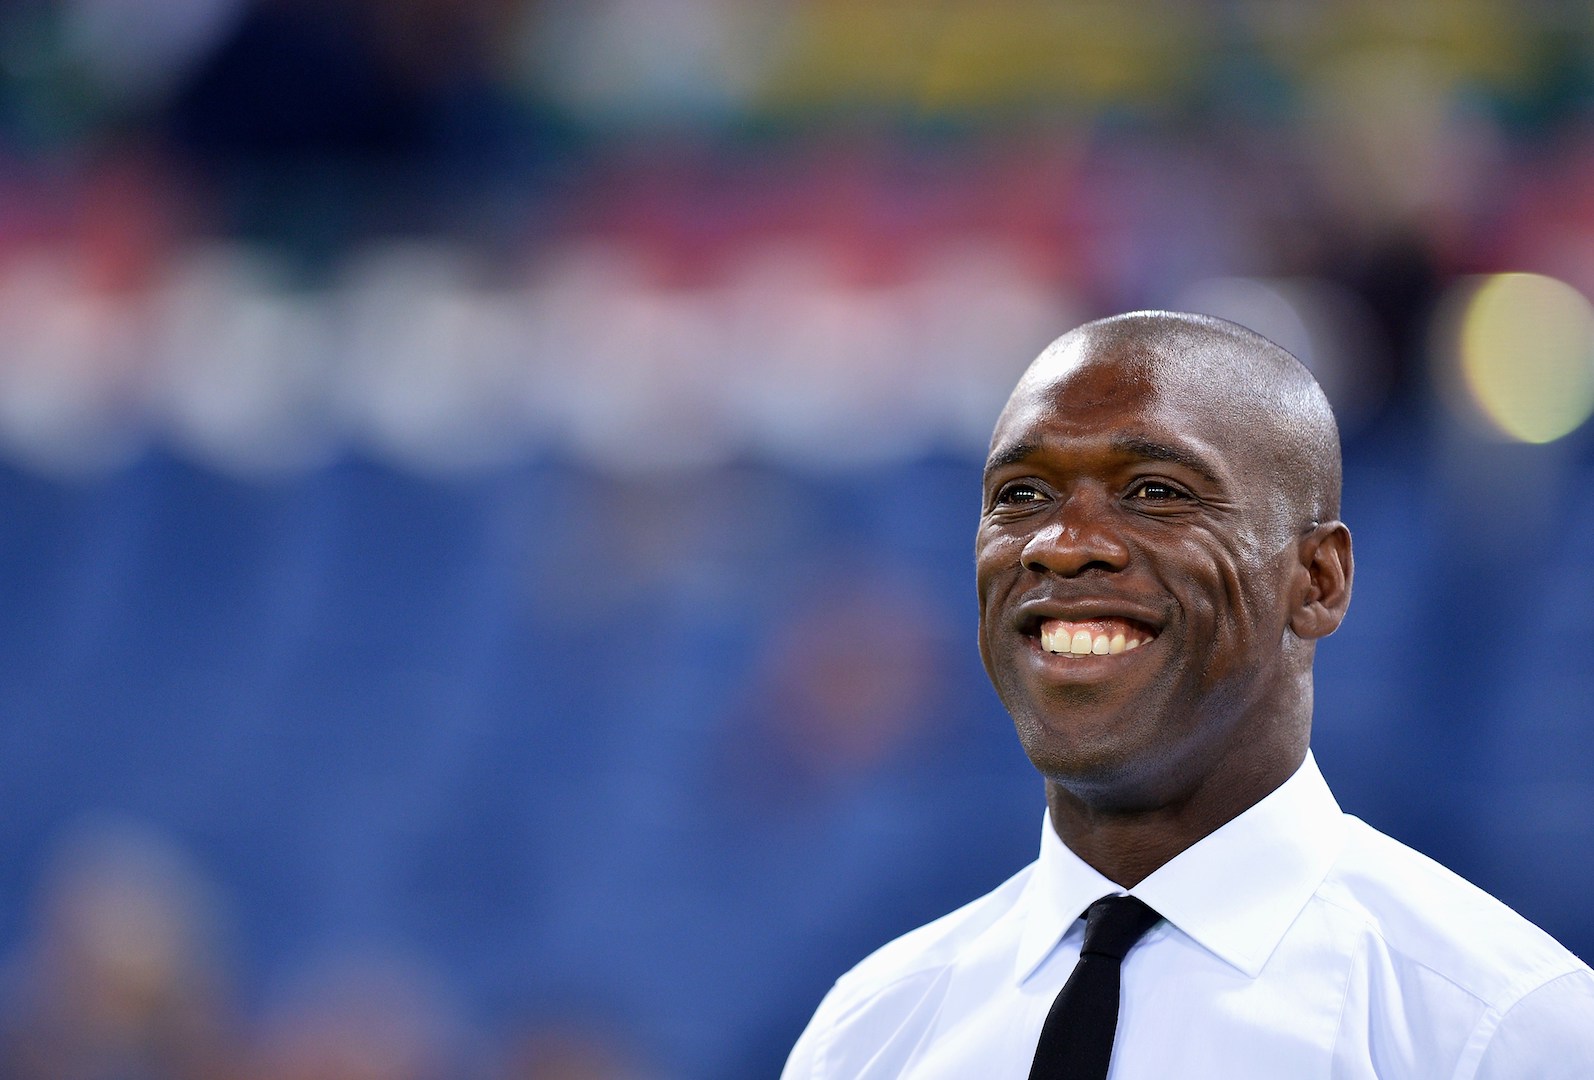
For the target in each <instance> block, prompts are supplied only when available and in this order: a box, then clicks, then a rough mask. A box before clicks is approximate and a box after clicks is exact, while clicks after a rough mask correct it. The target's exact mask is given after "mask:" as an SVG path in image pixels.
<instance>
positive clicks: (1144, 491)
mask: <svg viewBox="0 0 1594 1080" xmlns="http://www.w3.org/2000/svg"><path fill="white" fill-rule="evenodd" d="M1129 498H1131V499H1134V500H1136V501H1137V502H1158V503H1161V502H1178V501H1180V500H1183V499H1187V498H1189V496H1188V495H1186V494H1185V493H1184V492H1183V491H1181V490H1180V489H1178V488H1176V487H1174V486H1173V485H1172V484H1169V483H1166V482H1165V481H1162V480H1142V481H1140V482H1139V483H1137V484H1136V485H1135V486H1134V487H1132V488H1130V490H1129Z"/></svg>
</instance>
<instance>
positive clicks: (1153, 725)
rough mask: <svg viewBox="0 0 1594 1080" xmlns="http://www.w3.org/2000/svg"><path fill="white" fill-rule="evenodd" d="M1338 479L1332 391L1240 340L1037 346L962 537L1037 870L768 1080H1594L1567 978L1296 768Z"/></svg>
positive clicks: (903, 956)
mask: <svg viewBox="0 0 1594 1080" xmlns="http://www.w3.org/2000/svg"><path fill="white" fill-rule="evenodd" d="M1339 488H1340V457H1339V437H1338V433H1337V430H1336V427H1335V424H1334V418H1333V414H1332V413H1331V412H1330V410H1329V407H1328V403H1327V401H1326V400H1325V399H1324V397H1323V394H1322V392H1321V390H1319V389H1318V387H1317V384H1316V382H1315V381H1314V380H1313V379H1312V376H1311V375H1310V374H1309V373H1308V372H1307V371H1306V369H1305V368H1304V367H1303V366H1302V365H1301V364H1300V363H1299V362H1298V361H1297V360H1295V358H1294V357H1292V356H1290V355H1289V354H1288V353H1286V352H1285V351H1284V350H1282V349H1280V348H1278V347H1277V346H1276V345H1274V344H1273V343H1271V342H1269V341H1267V340H1266V339H1264V338H1262V337H1260V336H1258V335H1256V334H1254V333H1252V332H1250V331H1249V330H1246V329H1244V328H1242V327H1239V326H1236V325H1234V324H1232V323H1226V322H1223V321H1221V320H1217V319H1211V318H1206V317H1202V316H1194V315H1180V314H1172V313H1167V312H1142V313H1136V314H1131V315H1124V316H1119V317H1117V318H1113V319H1105V320H1101V321H1099V322H1094V323H1090V324H1088V325H1086V326H1084V327H1081V328H1080V329H1078V330H1076V331H1074V332H1073V333H1071V334H1068V335H1066V336H1064V337H1062V338H1060V339H1059V340H1058V341H1056V342H1054V343H1053V344H1052V346H1051V347H1050V348H1048V349H1047V350H1046V351H1045V352H1044V353H1042V354H1041V356H1040V358H1039V359H1037V360H1036V361H1035V363H1034V364H1032V365H1031V366H1030V368H1029V370H1028V371H1027V372H1026V373H1025V374H1024V376H1023V378H1022V379H1020V381H1019V384H1018V387H1017V389H1015V390H1014V391H1013V395H1012V397H1011V398H1010V399H1009V401H1008V403H1007V407H1006V409H1004V410H1003V412H1002V415H1001V417H1000V418H999V419H998V421H997V424H996V431H995V434H994V435H993V437H992V440H991V452H990V457H989V459H988V461H987V464H986V471H985V482H984V499H983V506H982V510H981V516H980V524H979V531H978V533H977V536H976V540H975V563H976V575H977V581H978V591H979V600H980V652H981V655H982V656H983V658H984V660H985V667H986V671H987V672H988V673H989V674H990V677H991V682H992V683H993V684H994V685H995V687H996V691H997V694H998V695H999V696H1000V698H1001V699H1002V703H1003V704H1004V705H1005V706H1006V707H1007V709H1008V711H1009V712H1010V713H1011V714H1012V716H1013V720H1014V723H1015V725H1016V727H1017V730H1018V736H1019V740H1020V741H1021V742H1022V744H1023V746H1024V750H1025V752H1026V753H1027V754H1028V755H1029V758H1030V761H1031V762H1033V763H1034V765H1035V768H1036V769H1037V770H1038V771H1039V772H1040V774H1041V776H1042V777H1043V778H1044V780H1045V788H1046V801H1047V808H1048V813H1047V816H1046V823H1045V826H1044V828H1043V830H1042V836H1041V850H1040V857H1039V859H1038V860H1037V861H1036V862H1034V863H1033V864H1031V865H1030V866H1029V867H1027V868H1026V869H1024V870H1023V871H1021V872H1020V873H1019V874H1018V875H1017V876H1015V877H1014V878H1012V879H1011V880H1009V881H1008V882H1007V883H1006V884H1004V885H1002V886H1001V887H1000V888H998V889H997V890H996V891H995V892H992V893H990V894H989V895H987V896H985V897H982V898H981V899H979V900H976V901H974V902H973V903H972V904H969V905H967V906H966V907H963V908H961V909H959V910H958V911H955V912H953V913H952V914H950V915H948V916H946V917H944V918H942V919H939V920H937V921H936V922H934V923H931V924H930V925H928V926H925V927H921V928H920V929H918V930H915V931H913V932H912V933H910V934H907V935H905V936H904V937H902V938H899V939H898V940H896V941H894V942H892V943H891V944H889V945H887V946H885V947H884V948H883V949H881V950H879V951H878V952H876V953H875V954H874V955H873V956H871V957H869V958H868V959H866V960H865V961H863V963H861V964H859V965H858V967H856V968H854V969H853V970H852V971H851V972H849V973H848V974H846V975H845V976H843V977H842V978H841V979H840V980H838V981H837V983H836V986H835V988H834V989H833V990H832V991H831V992H830V994H829V995H827V996H826V998H825V1000H824V1002H823V1003H821V1005H820V1007H819V1011H818V1012H817V1014H816V1015H815V1016H814V1018H813V1020H812V1022H811V1023H810V1024H809V1026H808V1029H807V1030H806V1031H805V1032H804V1034H803V1036H802V1038H801V1040H800V1041H799V1042H798V1044H797V1046H796V1048H795V1049H794V1050H793V1051H792V1055H791V1058H790V1060H789V1061H788V1063H787V1066H786V1070H785V1073H784V1076H785V1078H786V1080H809V1078H821V1077H822V1078H826V1080H866V1078H867V1080H886V1078H896V1077H913V1078H919V1080H928V1078H932V1077H934V1078H945V1080H970V1078H976V1080H1004V1078H1009V1077H1011V1078H1015V1080H1017V1078H1023V1077H1030V1078H1031V1080H1051V1078H1070V1080H1082V1078H1086V1077H1090V1078H1097V1080H1099V1078H1104V1077H1107V1076H1108V1074H1109V1072H1110V1074H1111V1076H1112V1077H1113V1078H1114V1080H1141V1078H1145V1080H1151V1078H1157V1080H1162V1078H1167V1077H1175V1076H1177V1077H1224V1078H1226V1080H1243V1078H1249V1077H1255V1078H1258V1080H1261V1078H1267V1080H1279V1078H1285V1077H1288V1078H1295V1077H1309V1076H1311V1077H1332V1078H1342V1077H1343V1078H1349V1077H1381V1078H1390V1077H1433V1078H1436V1080H1437V1078H1440V1077H1443V1078H1446V1080H1500V1078H1506V1077H1511V1078H1522V1080H1528V1078H1534V1080H1544V1078H1552V1080H1573V1078H1585V1080H1586V1078H1589V1077H1594V974H1591V973H1590V971H1589V969H1588V967H1587V966H1586V965H1584V964H1583V963H1582V962H1580V961H1579V960H1578V959H1577V958H1576V957H1574V956H1573V955H1571V954H1570V953H1569V952H1567V951H1566V950H1565V949H1564V948H1562V947H1561V946H1560V945H1558V944H1557V943H1556V942H1555V941H1554V940H1552V939H1551V938H1550V937H1549V936H1547V935H1546V934H1544V933H1543V932H1542V931H1540V930H1538V929H1537V928H1536V927H1534V926H1532V925H1531V924H1529V923H1528V922H1526V921H1525V920H1523V919H1522V918H1521V917H1520V916H1518V915H1516V914H1515V913H1514V912H1512V911H1511V910H1510V909H1509V908H1507V907H1505V906H1504V905H1503V904H1501V903H1499V902H1498V901H1496V900H1494V899H1492V898H1490V897H1489V896H1487V895H1485V894H1484V893H1482V892H1480V891H1479V890H1477V889H1476V888H1474V887H1473V886H1471V885H1469V884H1467V883H1466V882H1465V881H1462V880H1461V879H1460V878H1458V877H1456V876H1455V875H1453V874H1451V873H1450V872H1449V871H1447V870H1445V869H1444V868H1442V867H1440V866H1438V865H1437V864H1435V863H1433V862H1431V861H1430V860H1428V859H1426V858H1425V857H1423V856H1421V855H1419V854H1417V853H1416V852H1414V851H1412V850H1410V849H1409V848H1406V847H1404V846H1402V845H1401V844H1399V843H1397V842H1396V841H1394V840H1391V839H1390V838H1388V837H1386V836H1384V835H1383V834H1381V833H1379V832H1377V831H1375V830H1373V829H1371V828H1369V827H1368V826H1367V825H1365V824H1363V823H1362V822H1360V821H1358V820H1357V819H1355V818H1352V817H1348V816H1346V815H1344V814H1342V813H1341V812H1340V810H1339V807H1338V806H1337V804H1336V803H1335V802H1334V798H1333V795H1332V794H1331V793H1330V792H1329V789H1328V787H1327V785H1326V784H1325V783H1324V782H1323V778H1322V776H1321V774H1320V773H1319V772H1318V770H1317V766H1316V764H1315V763H1314V762H1313V760H1312V757H1311V754H1310V751H1309V738H1310V733H1311V720H1312V660H1313V655H1314V652H1315V648H1316V642H1317V641H1318V639H1320V638H1323V637H1325V636H1327V635H1328V634H1331V633H1333V631H1334V630H1335V629H1336V628H1337V627H1338V626H1339V624H1340V621H1341V620H1342V619H1343V618H1344V615H1345V611H1346V608H1347V606H1348V605H1349V603H1350V593H1351V578H1352V562H1351V538H1350V532H1349V531H1348V530H1347V528H1346V527H1345V525H1344V524H1342V523H1341V522H1340V521H1339V520H1338V517H1339Z"/></svg>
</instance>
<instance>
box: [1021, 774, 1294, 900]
mask: <svg viewBox="0 0 1594 1080" xmlns="http://www.w3.org/2000/svg"><path fill="white" fill-rule="evenodd" d="M1305 758H1306V745H1305V743H1304V742H1303V743H1302V744H1301V746H1300V747H1299V750H1298V751H1292V752H1289V753H1284V754H1280V755H1277V756H1275V757H1273V758H1271V759H1270V760H1267V761H1263V762H1253V763H1249V765H1250V767H1248V768H1245V769H1243V770H1239V771H1236V770H1223V771H1221V777H1220V774H1218V773H1214V774H1210V775H1209V778H1208V782H1206V783H1203V784H1199V785H1197V786H1196V787H1195V788H1194V789H1192V790H1191V791H1189V792H1187V793H1183V794H1182V795H1180V796H1179V797H1176V798H1172V799H1167V798H1164V799H1160V800H1157V801H1155V802H1153V803H1151V804H1150V805H1144V804H1142V805H1138V806H1137V805H1134V804H1133V803H1128V804H1127V805H1126V801H1125V800H1122V799H1115V800H1105V799H1103V798H1101V797H1100V793H1099V792H1096V791H1084V792H1082V791H1080V790H1079V789H1077V788H1075V789H1071V788H1070V787H1068V786H1065V785H1063V784H1062V783H1059V782H1058V781H1056V780H1052V779H1048V780H1047V781H1046V805H1047V808H1048V810H1049V812H1050V817H1051V822H1052V828H1053V829H1055V830H1056V832H1057V835H1058V836H1059V837H1060V838H1061V839H1062V841H1063V843H1065V844H1067V845H1068V847H1069V849H1070V850H1072V851H1073V852H1074V854H1076V855H1078V856H1079V857H1080V858H1081V859H1083V860H1084V861H1085V862H1086V863H1088V864H1089V865H1090V866H1091V867H1093V868H1094V869H1095V870H1096V871H1097V872H1098V873H1100V874H1101V875H1102V876H1103V877H1105V878H1107V879H1108V880H1109V881H1112V882H1115V883H1116V884H1118V885H1120V886H1122V887H1123V888H1126V889H1129V888H1133V887H1134V886H1136V885H1138V884H1139V883H1140V882H1141V881H1144V880H1145V879H1146V877H1147V876H1149V875H1150V874H1151V873H1152V872H1153V871H1155V870H1156V869H1158V868H1159V867H1161V866H1163V865H1164V864H1165V863H1167V862H1168V861H1169V860H1171V859H1173V858H1174V857H1175V856H1177V855H1178V854H1179V853H1180V852H1182V851H1184V850H1185V849H1186V848H1188V847H1190V846H1191V845H1192V844H1194V843H1196V842H1197V841H1198V840H1200V839H1202V838H1203V837H1205V836H1207V835H1208V834H1210V833H1212V832H1213V831H1215V830H1216V829H1218V828H1220V827H1221V826H1223V825H1224V824H1226V823H1227V822H1229V821H1231V820H1233V819H1234V818H1236V817H1238V816H1239V815H1240V814H1242V813H1244V812H1245V811H1246V810H1249V809H1250V808H1251V807H1253V806H1255V805H1256V804H1257V803H1258V802H1261V801H1262V799H1264V798H1266V797H1267V796H1268V795H1269V794H1271V793H1272V792H1274V791H1275V790H1277V789H1278V787H1279V785H1281V784H1283V783H1284V781H1286V780H1288V779H1289V778H1290V777H1291V776H1293V775H1294V774H1295V770H1296V769H1298V768H1300V765H1301V762H1302V761H1304V760H1305ZM1219 778H1221V782H1214V781H1215V780H1217V779H1219Z"/></svg>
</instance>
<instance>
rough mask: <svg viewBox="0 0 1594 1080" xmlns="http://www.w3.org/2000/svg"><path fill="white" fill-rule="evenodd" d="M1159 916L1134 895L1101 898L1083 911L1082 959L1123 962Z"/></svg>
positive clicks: (1159, 918)
mask: <svg viewBox="0 0 1594 1080" xmlns="http://www.w3.org/2000/svg"><path fill="white" fill-rule="evenodd" d="M1160 921H1162V916H1161V915H1158V914H1157V913H1156V912H1155V911H1154V910H1152V909H1151V907H1149V906H1148V905H1147V904H1146V903H1145V901H1143V900H1137V899H1135V898H1134V897H1133V896H1104V897H1102V898H1101V899H1100V900H1097V901H1096V902H1095V903H1094V904H1092V905H1090V907H1088V908H1086V909H1085V944H1084V946H1083V947H1082V948H1081V949H1080V950H1079V953H1080V955H1081V956H1086V955H1095V956H1110V957H1112V958H1113V959H1114V960H1122V959H1123V958H1124V955H1125V954H1126V953H1128V952H1129V950H1130V949H1132V948H1134V944H1135V942H1137V941H1139V940H1140V938H1141V937H1142V936H1143V935H1144V934H1145V932H1146V931H1147V930H1150V929H1151V928H1152V927H1153V926H1155V925H1157V923H1158V922H1160Z"/></svg>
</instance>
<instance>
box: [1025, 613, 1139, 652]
mask: <svg viewBox="0 0 1594 1080" xmlns="http://www.w3.org/2000/svg"><path fill="white" fill-rule="evenodd" d="M1152 637H1153V635H1152V634H1149V633H1147V632H1146V631H1145V630H1143V629H1141V628H1140V627H1137V626H1135V625H1134V624H1133V623H1131V622H1129V621H1128V620H1126V619H1110V618H1109V619H1090V620H1086V621H1082V622H1071V621H1068V620H1066V619H1047V620H1045V621H1043V622H1042V623H1041V624H1040V643H1041V648H1042V649H1044V650H1046V651H1047V652H1049V653H1055V654H1057V655H1058V656H1116V655H1118V654H1119V653H1126V652H1129V651H1131V650H1133V649H1138V648H1140V646H1142V645H1144V644H1145V643H1146V642H1148V641H1150V640H1151V639H1152Z"/></svg>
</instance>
